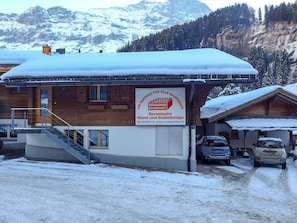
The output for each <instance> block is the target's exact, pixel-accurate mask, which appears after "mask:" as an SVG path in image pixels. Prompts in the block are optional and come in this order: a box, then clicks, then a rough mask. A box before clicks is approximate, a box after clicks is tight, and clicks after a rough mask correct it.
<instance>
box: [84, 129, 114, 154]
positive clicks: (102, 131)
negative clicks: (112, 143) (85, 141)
mask: <svg viewBox="0 0 297 223" xmlns="http://www.w3.org/2000/svg"><path fill="white" fill-rule="evenodd" d="M88 132H89V138H90V139H91V140H92V142H95V141H96V140H93V139H92V133H91V132H97V142H96V143H97V144H95V145H91V144H90V148H96V149H108V148H109V131H108V130H107V129H90V130H89V131H88ZM102 134H103V135H105V137H102ZM103 140H105V141H106V144H104V145H103Z"/></svg>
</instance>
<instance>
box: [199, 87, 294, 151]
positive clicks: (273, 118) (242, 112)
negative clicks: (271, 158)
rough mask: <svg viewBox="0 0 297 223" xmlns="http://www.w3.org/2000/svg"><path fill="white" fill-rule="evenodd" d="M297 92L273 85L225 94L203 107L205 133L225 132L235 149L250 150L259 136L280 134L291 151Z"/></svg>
mask: <svg viewBox="0 0 297 223" xmlns="http://www.w3.org/2000/svg"><path fill="white" fill-rule="evenodd" d="M296 114H297V95H296V94H292V93H290V91H287V90H286V88H285V87H281V86H269V87H264V88H260V89H257V90H254V91H250V92H246V93H242V94H236V95H230V96H222V97H218V98H215V99H212V100H210V101H207V102H206V103H205V105H204V106H202V107H201V121H202V123H203V124H202V125H203V131H202V134H219V135H224V136H225V137H226V138H227V139H228V141H229V144H230V145H231V147H232V149H233V151H234V152H239V153H240V152H241V153H242V152H244V151H245V152H247V151H249V149H250V148H253V147H254V145H253V144H255V143H256V141H257V138H258V137H261V136H270V137H279V138H281V139H282V140H283V142H284V145H285V147H286V150H287V152H289V151H290V150H291V149H293V145H294V139H293V132H294V131H296V130H297V115H296Z"/></svg>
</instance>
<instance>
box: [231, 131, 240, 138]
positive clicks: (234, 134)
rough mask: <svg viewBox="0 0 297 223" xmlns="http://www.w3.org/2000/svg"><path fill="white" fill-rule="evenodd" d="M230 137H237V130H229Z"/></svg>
mask: <svg viewBox="0 0 297 223" xmlns="http://www.w3.org/2000/svg"><path fill="white" fill-rule="evenodd" d="M231 139H239V134H238V130H232V131H231Z"/></svg>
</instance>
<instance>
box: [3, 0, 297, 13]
mask: <svg viewBox="0 0 297 223" xmlns="http://www.w3.org/2000/svg"><path fill="white" fill-rule="evenodd" d="M140 1H141V0H121V1H119V0H108V1H107V0H83V1H82V0H63V1H61V0H26V1H24V0H9V1H6V0H0V12H2V13H22V12H23V11H25V10H27V9H28V8H29V7H32V6H36V5H39V6H41V7H43V8H46V9H47V8H50V7H53V6H63V7H65V8H68V9H71V10H88V9H91V8H104V7H111V6H127V5H130V4H135V3H138V2H140ZM156 1H165V0H156ZM82 2H83V4H82ZM201 2H203V3H205V4H207V5H208V6H209V7H210V8H211V9H212V10H216V9H218V8H222V7H226V6H230V5H233V4H235V3H247V4H248V5H250V6H252V7H253V8H255V9H258V8H259V7H263V6H264V5H265V4H273V5H279V4H280V3H282V2H287V3H288V2H295V0H270V1H269V3H267V2H266V1H259V0H201Z"/></svg>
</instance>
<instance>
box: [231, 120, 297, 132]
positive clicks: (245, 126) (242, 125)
mask: <svg viewBox="0 0 297 223" xmlns="http://www.w3.org/2000/svg"><path fill="white" fill-rule="evenodd" d="M226 123H227V124H228V125H229V126H230V127H231V128H232V130H238V131H244V130H248V131H255V130H259V131H275V130H289V131H296V130H297V119H293V118H243V119H232V120H228V121H226Z"/></svg>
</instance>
